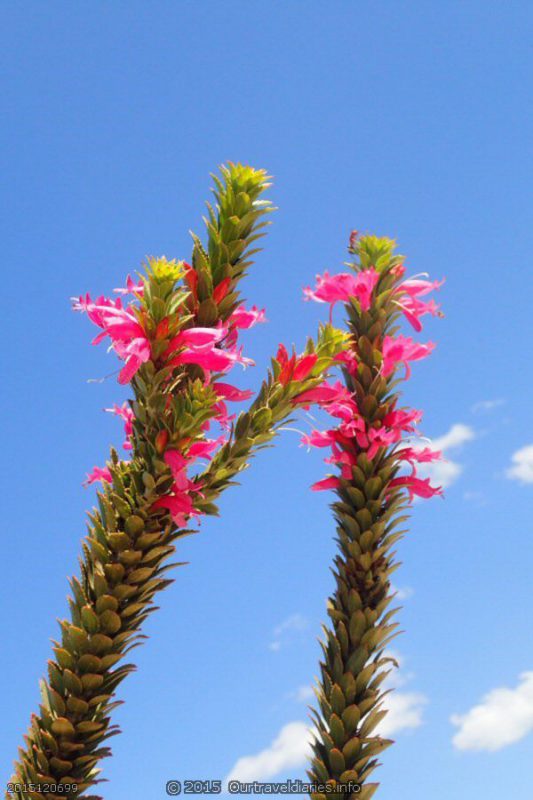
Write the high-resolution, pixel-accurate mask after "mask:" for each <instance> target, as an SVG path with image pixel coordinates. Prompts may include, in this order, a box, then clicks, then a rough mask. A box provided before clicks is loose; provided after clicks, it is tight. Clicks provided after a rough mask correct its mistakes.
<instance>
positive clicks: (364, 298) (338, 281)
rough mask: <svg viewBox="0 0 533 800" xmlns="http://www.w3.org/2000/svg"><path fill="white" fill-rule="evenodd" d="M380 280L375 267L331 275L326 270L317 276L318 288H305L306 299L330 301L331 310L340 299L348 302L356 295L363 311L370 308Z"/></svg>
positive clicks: (320, 301) (321, 301)
mask: <svg viewBox="0 0 533 800" xmlns="http://www.w3.org/2000/svg"><path fill="white" fill-rule="evenodd" d="M378 280H379V273H378V272H376V270H375V269H374V268H373V267H370V268H369V269H364V270H362V271H361V272H358V273H357V274H356V275H354V274H352V273H350V272H339V273H338V274H337V275H330V274H329V272H327V271H326V272H324V274H323V275H317V276H316V288H315V289H314V290H312V289H311V288H310V287H309V286H307V287H306V288H305V289H304V297H305V299H306V300H315V301H316V302H317V303H329V304H330V306H331V310H333V306H334V305H335V304H336V303H338V302H339V301H342V302H348V301H349V300H350V299H351V298H353V297H355V298H357V300H358V301H359V303H360V305H361V310H362V311H368V309H369V308H370V303H371V298H372V292H373V290H374V288H375V286H376V284H377V282H378Z"/></svg>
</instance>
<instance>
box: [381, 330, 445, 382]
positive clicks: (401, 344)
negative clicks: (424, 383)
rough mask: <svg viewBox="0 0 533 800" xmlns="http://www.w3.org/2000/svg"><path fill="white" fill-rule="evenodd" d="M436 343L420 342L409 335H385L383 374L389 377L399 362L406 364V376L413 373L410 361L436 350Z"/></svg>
mask: <svg viewBox="0 0 533 800" xmlns="http://www.w3.org/2000/svg"><path fill="white" fill-rule="evenodd" d="M434 348H435V344H434V343H433V342H427V343H426V344H419V343H418V342H415V341H414V340H413V339H411V338H409V337H408V336H396V337H395V338H393V337H392V336H385V338H384V339H383V349H382V354H383V365H382V367H381V369H382V374H383V376H384V377H387V376H388V375H390V374H391V373H392V372H394V370H395V368H396V366H397V365H398V364H404V365H405V371H406V377H407V378H408V377H409V376H410V374H411V370H410V368H409V364H408V362H409V361H418V360H419V359H421V358H425V357H426V356H428V355H429V354H430V353H431V352H432V350H434Z"/></svg>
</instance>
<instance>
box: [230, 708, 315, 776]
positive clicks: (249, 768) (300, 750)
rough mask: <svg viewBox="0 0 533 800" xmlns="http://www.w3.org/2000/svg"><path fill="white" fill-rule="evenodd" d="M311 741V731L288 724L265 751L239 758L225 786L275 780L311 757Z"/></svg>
mask: <svg viewBox="0 0 533 800" xmlns="http://www.w3.org/2000/svg"><path fill="white" fill-rule="evenodd" d="M311 739H312V733H311V730H310V728H309V726H308V725H306V723H305V722H289V723H288V724H287V725H284V727H283V728H282V729H281V730H280V732H279V734H278V735H277V737H276V738H275V739H274V741H273V742H272V743H271V744H270V746H269V747H267V748H266V749H265V750H261V751H260V752H259V753H256V754H255V755H250V756H243V757H242V758H239V760H238V761H237V763H236V764H235V766H234V767H233V769H232V770H231V772H230V773H229V775H228V776H227V778H226V783H227V782H228V781H231V780H238V781H262V780H265V779H266V778H272V777H275V776H276V775H278V774H279V773H280V772H282V770H285V769H287V770H290V769H296V768H298V767H302V766H304V765H305V763H306V762H307V759H308V758H309V755H310V753H311Z"/></svg>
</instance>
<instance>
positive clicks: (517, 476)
mask: <svg viewBox="0 0 533 800" xmlns="http://www.w3.org/2000/svg"><path fill="white" fill-rule="evenodd" d="M511 461H512V464H511V466H510V467H509V468H508V469H507V470H506V473H505V474H506V475H507V477H508V478H510V479H511V480H515V481H520V483H533V444H528V445H526V446H525V447H522V448H520V450H517V451H516V453H513V455H512V456H511Z"/></svg>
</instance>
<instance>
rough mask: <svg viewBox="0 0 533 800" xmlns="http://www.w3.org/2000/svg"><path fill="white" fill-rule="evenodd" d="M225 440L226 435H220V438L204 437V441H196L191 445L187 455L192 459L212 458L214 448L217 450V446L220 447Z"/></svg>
mask: <svg viewBox="0 0 533 800" xmlns="http://www.w3.org/2000/svg"><path fill="white" fill-rule="evenodd" d="M225 442H226V438H225V436H219V437H218V439H204V441H202V442H195V443H194V444H192V445H191V446H190V447H189V449H188V451H187V455H188V456H189V457H190V458H191V459H196V458H210V457H211V455H212V453H213V450H216V448H217V447H220V446H221V445H223V444H224V443H225Z"/></svg>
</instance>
